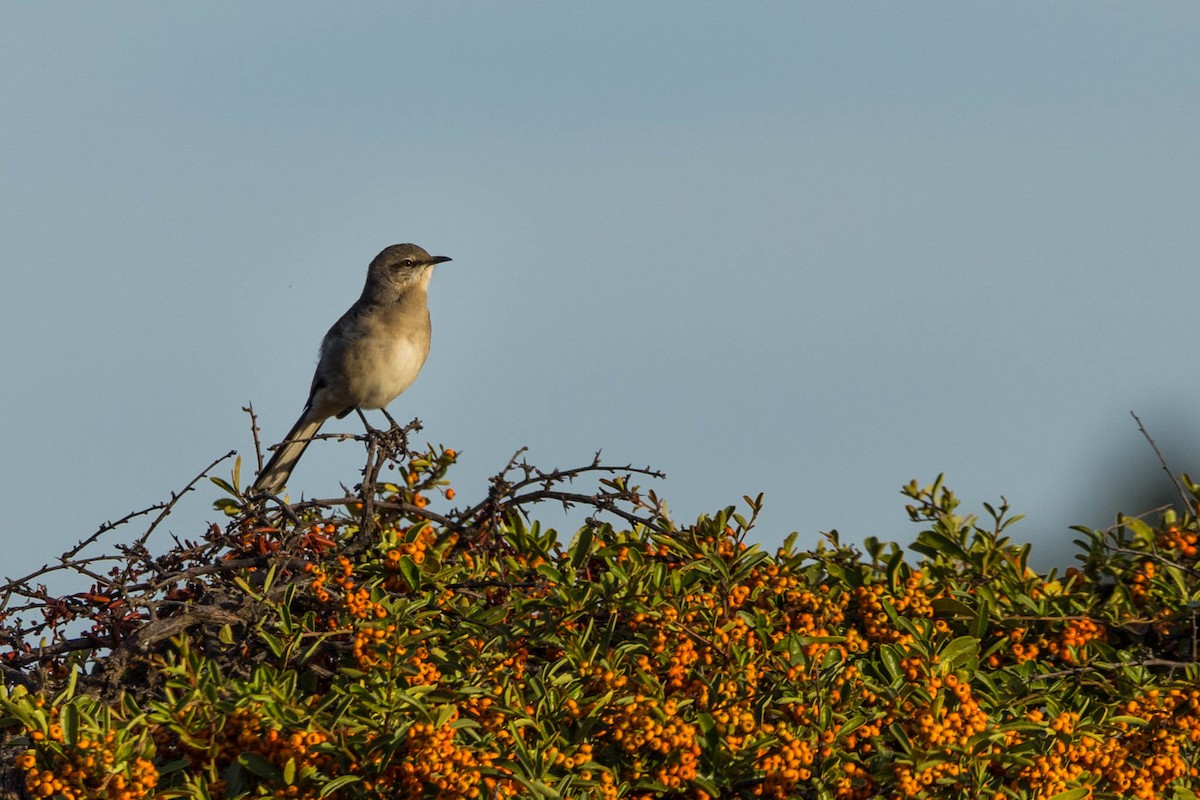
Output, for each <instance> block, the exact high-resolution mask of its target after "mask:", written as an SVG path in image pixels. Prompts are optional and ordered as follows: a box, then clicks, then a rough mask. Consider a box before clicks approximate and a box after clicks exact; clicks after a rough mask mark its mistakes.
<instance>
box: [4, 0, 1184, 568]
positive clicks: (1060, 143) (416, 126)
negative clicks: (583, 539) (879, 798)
mask: <svg viewBox="0 0 1200 800" xmlns="http://www.w3.org/2000/svg"><path fill="white" fill-rule="evenodd" d="M1198 41H1200V7H1198V6H1196V5H1195V4H1191V3H1155V4H1132V3H1091V4H1083V3H1044V2H1039V3H1004V4H979V3H955V4H950V3H937V4H919V5H918V4H892V3H867V4H843V3H821V4H815V3H759V4H748V3H741V4H733V3H726V4H716V3H703V2H696V1H695V0H688V2H673V3H671V2H659V3H631V2H609V3H603V4H589V5H584V4H565V3H562V4H559V3H523V4H516V3H512V4H509V3H505V4H499V3H494V4H486V3H458V2H455V3H418V4H397V3H357V4H345V5H342V6H340V7H337V8H335V7H334V6H332V5H330V4H315V3H294V2H288V3H265V2H264V3H251V4H247V3H224V4H222V3H194V4H188V5H185V4H178V3H172V4H162V3H132V2H130V3H122V4H83V3H73V4H67V3H59V4H51V3H37V4H32V3H13V2H4V3H2V4H0V181H2V185H3V188H4V191H3V193H2V195H0V269H3V275H4V287H5V289H4V291H3V292H2V293H0V298H2V299H0V307H2V308H3V314H0V374H3V375H4V380H3V381H2V382H0V408H2V410H3V412H4V419H5V420H6V422H7V431H6V433H5V435H4V436H3V437H2V440H0V441H2V444H0V452H3V458H2V459H0V487H3V488H2V490H0V491H2V492H3V499H4V500H5V503H4V507H5V514H4V521H3V523H0V542H3V550H2V551H0V552H2V553H3V555H0V575H10V576H11V575H15V574H16V573H18V572H21V571H23V570H27V569H28V568H30V567H32V566H33V565H35V564H36V563H40V562H42V561H44V560H46V559H48V558H50V557H51V556H52V555H53V554H55V553H58V552H60V551H61V550H62V549H64V548H65V547H66V546H68V544H69V543H71V542H72V541H74V540H76V539H78V538H80V537H81V536H84V535H86V534H88V533H90V532H91V531H92V530H94V529H95V527H96V526H97V525H98V524H99V523H101V522H103V521H104V520H106V519H114V518H117V517H120V516H122V515H123V514H124V513H126V512H127V511H130V510H133V509H135V508H140V507H142V506H145V505H148V504H150V503H152V502H154V501H156V500H159V499H162V498H164V497H165V496H167V494H168V493H169V491H170V490H171V489H173V488H178V487H180V486H181V485H182V484H183V483H184V482H186V481H187V480H188V479H189V478H190V477H191V476H192V475H193V474H194V473H195V472H196V471H198V470H199V469H200V468H201V467H202V466H203V465H204V464H206V463H207V462H208V461H209V460H211V459H212V458H213V457H215V456H216V455H218V454H220V453H222V452H224V451H226V450H229V449H233V448H236V449H239V450H241V451H242V452H244V453H246V454H249V453H250V438H249V433H248V424H247V420H246V417H245V416H244V415H243V414H242V412H241V411H240V410H239V409H240V406H241V405H243V404H244V403H246V402H247V401H253V403H254V404H255V406H256V408H257V410H258V411H259V413H260V415H261V417H260V419H261V423H262V425H263V426H264V429H265V430H264V436H265V437H266V439H267V440H268V441H271V442H274V441H276V440H277V439H278V438H279V437H280V436H282V435H283V433H284V432H285V431H286V430H287V428H288V427H289V426H290V425H291V423H292V422H293V421H294V419H295V416H296V415H297V414H298V413H299V411H300V408H301V406H302V404H303V402H304V397H305V394H306V392H307V388H308V382H309V379H310V376H311V371H312V368H313V366H314V364H315V358H316V349H317V345H318V343H319V341H320V339H321V336H322V335H323V334H324V332H325V330H326V328H327V327H328V326H329V325H330V324H331V323H332V322H333V320H334V319H336V318H337V316H338V315H339V314H340V313H341V312H342V311H343V310H344V309H345V307H346V306H348V305H349V304H350V303H351V302H352V301H353V300H354V299H355V297H357V295H358V292H359V291H360V289H361V284H362V279H363V275H364V274H365V268H366V264H367V262H368V261H369V260H370V259H371V257H372V256H374V255H375V253H377V252H378V251H379V250H380V249H381V248H382V247H384V246H385V245H388V244H391V243H393V242H402V241H413V242H417V243H418V244H421V245H422V246H424V247H426V248H427V249H429V250H430V251H431V252H435V253H440V254H446V255H449V256H452V257H453V258H454V262H453V263H451V264H449V265H447V266H445V267H444V268H440V270H439V272H438V274H437V275H435V277H434V281H433V286H432V292H431V307H432V313H433V316H434V345H433V353H432V355H431V357H430V360H429V362H428V363H427V365H426V367H425V370H424V372H423V373H422V375H421V377H420V379H419V380H418V381H417V383H416V385H415V386H414V387H413V388H412V389H411V390H410V391H409V392H408V393H406V394H405V395H404V396H403V397H402V398H400V399H399V400H398V401H396V402H395V403H393V405H392V406H391V409H392V411H393V412H394V414H395V415H396V416H397V417H398V418H402V419H409V418H411V417H413V416H419V417H420V418H421V419H422V420H423V421H424V422H425V425H426V430H425V433H424V434H423V437H422V438H423V439H424V440H429V441H436V442H442V443H445V444H446V445H448V446H453V447H456V448H458V449H459V450H461V451H462V452H463V457H462V460H461V465H460V467H459V469H458V470H457V471H456V473H455V477H456V485H457V487H458V489H459V491H460V493H461V496H462V497H463V498H474V497H477V496H478V495H479V494H480V493H481V492H482V491H483V490H484V486H485V478H486V476H487V475H489V474H491V473H492V472H493V471H495V470H496V469H498V468H499V467H500V466H501V465H503V463H504V462H505V461H506V459H507V458H508V457H509V455H510V454H511V453H512V452H513V451H514V450H515V449H517V448H518V447H521V446H526V445H527V446H529V447H530V457H531V459H532V460H534V461H536V462H537V463H539V464H541V465H544V466H554V465H559V466H567V465H575V464H578V463H581V462H584V461H587V460H588V459H589V458H590V457H591V455H592V453H593V452H594V451H595V450H596V449H598V448H603V449H604V453H605V456H606V458H608V459H611V460H613V461H617V462H626V461H632V462H635V463H637V464H646V463H649V464H651V465H654V466H656V467H660V468H662V469H664V470H665V471H667V473H668V474H669V479H668V481H667V482H666V483H665V484H664V485H663V486H661V487H659V488H660V491H661V492H662V493H664V494H665V495H666V496H667V497H668V498H669V500H670V501H671V503H672V507H673V508H674V509H675V510H676V512H677V516H679V517H681V518H687V517H690V516H694V515H695V514H697V513H700V512H702V511H713V510H716V509H717V508H719V507H721V506H723V505H725V504H727V503H733V502H735V501H738V499H739V498H740V497H741V495H742V494H746V493H751V494H753V493H757V492H759V491H763V492H765V493H766V495H767V503H768V505H767V510H766V513H765V514H764V515H763V518H762V524H761V526H760V528H759V529H758V536H759V539H760V540H761V541H764V542H767V543H770V544H774V543H777V542H778V541H779V540H781V539H782V538H783V537H784V536H785V535H786V534H787V533H788V532H790V531H792V530H798V531H800V533H801V541H802V542H812V541H814V540H815V539H816V536H817V532H818V531H819V530H824V529H829V528H834V527H836V528H838V529H840V530H841V531H842V532H843V533H844V534H845V535H846V536H848V537H850V538H853V539H861V538H862V537H863V536H866V535H876V536H880V537H883V538H888V539H900V540H902V541H907V540H908V539H909V537H911V536H912V534H913V533H914V532H915V529H914V528H913V526H911V524H909V523H907V522H906V520H905V516H904V511H903V501H902V499H901V498H900V497H899V495H898V494H897V490H898V487H899V486H900V485H901V484H903V483H905V482H907V481H908V480H909V479H911V478H914V477H916V478H919V479H921V480H922V481H927V480H931V479H932V478H933V477H934V476H935V475H936V474H937V473H938V472H946V473H947V474H948V481H949V484H950V485H951V486H953V487H955V488H956V489H958V490H959V491H960V493H961V494H962V495H963V496H964V500H965V501H966V504H967V506H968V507H969V508H971V509H974V508H977V507H978V505H979V503H980V502H982V501H985V500H986V501H992V500H996V499H998V497H999V495H1001V494H1005V495H1007V496H1008V498H1009V500H1010V501H1011V502H1012V503H1013V504H1014V506H1015V507H1016V509H1017V510H1018V511H1022V512H1025V513H1026V514H1027V521H1026V522H1024V523H1023V524H1022V525H1021V526H1020V527H1018V528H1017V529H1016V531H1015V533H1016V534H1017V535H1018V536H1019V537H1023V538H1027V539H1030V540H1033V541H1036V542H1038V543H1039V549H1040V551H1041V552H1042V553H1043V556H1044V557H1043V558H1042V559H1041V562H1042V563H1043V564H1046V563H1059V562H1063V561H1065V560H1066V558H1067V556H1068V553H1069V551H1068V549H1067V548H1066V546H1065V544H1064V543H1066V542H1069V540H1070V539H1071V538H1072V534H1071V533H1070V532H1069V531H1068V530H1067V526H1068V525H1070V524H1072V523H1085V524H1102V523H1104V522H1105V521H1106V520H1109V519H1111V515H1112V514H1113V512H1115V511H1117V510H1125V511H1128V512H1137V511H1141V510H1144V509H1143V508H1141V507H1138V504H1140V503H1145V502H1150V501H1149V500H1148V499H1147V497H1148V495H1146V494H1145V493H1144V491H1143V488H1144V487H1146V486H1150V487H1153V488H1155V489H1162V488H1163V486H1164V485H1165V480H1166V479H1165V477H1164V476H1162V475H1161V473H1160V472H1158V471H1157V467H1156V465H1155V462H1154V459H1153V456H1152V454H1151V453H1150V452H1149V450H1148V449H1147V448H1146V447H1145V446H1144V445H1143V444H1142V443H1141V441H1140V439H1139V438H1138V434H1137V431H1136V428H1135V426H1134V425H1133V423H1132V421H1131V420H1130V419H1129V416H1128V412H1129V410H1131V409H1135V410H1137V411H1138V412H1139V413H1140V414H1141V415H1142V417H1143V419H1144V420H1145V421H1146V423H1147V424H1148V425H1149V426H1151V428H1152V430H1153V432H1155V433H1157V434H1158V437H1159V439H1160V443H1161V444H1162V446H1163V447H1164V449H1165V450H1166V451H1167V454H1168V456H1169V457H1171V458H1172V460H1174V461H1176V465H1177V467H1178V468H1181V469H1186V468H1189V464H1190V465H1191V466H1190V468H1191V469H1197V466H1196V461H1195V454H1196V453H1197V451H1198V450H1200V446H1198V443H1200V436H1198V435H1197V431H1200V403H1198V402H1197V396H1198V392H1197V390H1198V389H1200V373H1198V372H1197V369H1196V358H1195V355H1194V353H1193V350H1194V349H1195V346H1196V345H1195V342H1196V335H1195V327H1196V326H1195V315H1196V308H1197V305H1196V301H1197V298H1200V271H1198V270H1197V268H1196V267H1197V260H1198V256H1200V225H1198V224H1197V215H1198V214H1197V212H1198V211H1200V203H1198V194H1200V189H1198V187H1200V182H1198V179H1200V56H1198V55H1197V48H1196V43H1197V42H1198ZM351 422H352V420H348V421H347V422H346V423H345V424H342V425H340V426H333V427H331V430H340V429H349V430H357V423H356V422H353V424H351ZM1189 458H1190V459H1193V460H1192V461H1190V462H1189V460H1188V459H1189ZM361 460H362V457H361V453H360V452H359V451H357V450H355V448H354V446H352V445H341V446H333V445H318V446H314V447H313V448H312V449H310V451H309V453H308V454H307V455H306V457H305V459H304V460H303V461H302V462H301V464H300V466H299V468H298V469H297V472H296V474H295V476H294V479H293V482H292V489H293V491H294V492H297V493H298V492H300V491H308V492H317V493H320V494H323V495H328V494H330V492H331V490H333V489H334V488H335V487H336V484H337V481H338V480H345V481H347V482H350V481H352V480H353V479H354V478H355V476H356V474H357V473H356V470H357V468H358V467H359V466H360V462H361ZM216 496H217V494H216V490H215V489H210V488H209V487H207V486H205V487H202V489H201V491H200V492H199V494H198V495H197V496H196V497H195V498H194V499H191V500H189V501H188V502H187V503H185V504H184V505H183V507H182V509H181V512H180V515H179V516H178V517H177V518H176V519H175V520H174V521H173V523H172V524H171V526H170V527H171V530H172V531H174V532H175V533H177V534H179V535H181V536H192V537H194V536H196V535H198V534H199V532H200V530H201V523H202V521H203V520H205V519H207V518H212V519H219V518H217V517H216V515H215V514H213V513H211V512H209V511H208V510H207V508H208V504H209V503H211V501H212V500H213V499H214V498H215V497H216ZM547 516H552V514H548V515H547Z"/></svg>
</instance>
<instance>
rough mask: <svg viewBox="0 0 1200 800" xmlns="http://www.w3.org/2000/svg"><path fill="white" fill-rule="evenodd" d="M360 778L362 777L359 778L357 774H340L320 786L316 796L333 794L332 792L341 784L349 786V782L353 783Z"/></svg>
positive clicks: (340, 786)
mask: <svg viewBox="0 0 1200 800" xmlns="http://www.w3.org/2000/svg"><path fill="white" fill-rule="evenodd" d="M360 780H362V779H361V778H359V777H358V776H357V775H342V776H340V777H337V778H334V779H333V780H331V781H330V782H329V783H327V784H325V785H324V786H322V787H321V791H320V793H319V794H318V795H317V797H328V796H329V795H331V794H333V793H334V792H336V791H337V790H338V789H340V788H342V787H343V786H349V785H350V784H352V783H355V782H356V781H360Z"/></svg>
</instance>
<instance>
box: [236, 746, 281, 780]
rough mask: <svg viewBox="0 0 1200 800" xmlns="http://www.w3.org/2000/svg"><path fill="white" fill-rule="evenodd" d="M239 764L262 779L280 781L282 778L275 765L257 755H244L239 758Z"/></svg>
mask: <svg viewBox="0 0 1200 800" xmlns="http://www.w3.org/2000/svg"><path fill="white" fill-rule="evenodd" d="M237 760H238V763H239V764H241V765H242V766H243V767H245V768H246V769H248V770H250V771H251V772H253V773H254V774H255V775H257V776H258V777H260V778H266V779H268V780H272V781H278V780H279V779H280V778H281V777H282V776H281V775H280V774H279V770H278V769H276V768H275V765H274V764H272V763H271V762H270V761H267V760H266V759H265V758H263V757H262V756H260V755H258V754H257V753H242V754H241V755H239V756H238V758H237Z"/></svg>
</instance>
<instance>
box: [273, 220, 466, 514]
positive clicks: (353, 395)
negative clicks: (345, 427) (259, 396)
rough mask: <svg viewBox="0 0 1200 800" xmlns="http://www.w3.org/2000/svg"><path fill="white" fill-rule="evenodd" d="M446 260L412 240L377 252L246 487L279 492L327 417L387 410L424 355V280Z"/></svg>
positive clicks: (426, 334)
mask: <svg viewBox="0 0 1200 800" xmlns="http://www.w3.org/2000/svg"><path fill="white" fill-rule="evenodd" d="M449 260H450V259H449V258H446V257H445V256H431V255H429V253H427V252H425V251H424V250H423V249H421V248H420V247H417V246H416V245H415V244H394V245H392V246H391V247H387V248H385V249H384V250H383V252H381V253H380V254H379V255H377V256H376V257H375V260H374V261H372V262H371V266H370V267H369V268H368V269H367V282H366V285H365V286H364V287H363V291H362V295H361V296H360V297H359V298H358V300H357V301H355V303H354V305H352V306H350V308H349V310H347V311H346V313H345V314H343V315H342V316H341V319H339V320H338V321H337V322H335V323H333V327H332V328H330V329H329V332H328V333H326V334H325V338H324V339H323V340H322V342H321V357H320V360H319V361H318V362H317V369H316V372H315V374H314V375H313V381H312V388H311V389H309V393H308V402H307V403H305V405H304V411H303V412H302V413H301V414H300V419H298V420H296V424H295V425H293V426H292V429H291V430H290V431H289V432H288V435H287V436H286V437H285V438H284V440H283V442H282V443H281V444H279V445H278V447H277V449H276V450H275V454H274V455H273V456H271V459H270V461H268V462H267V465H266V466H265V467H263V470H262V473H261V474H260V475H259V476H258V480H256V481H255V482H254V485H253V486H252V487H251V488H250V491H251V492H252V493H266V494H278V493H279V491H280V490H281V489H282V488H283V487H284V484H286V483H287V480H288V477H289V476H290V475H291V474H292V469H293V468H294V467H295V466H296V462H297V461H299V460H300V456H301V455H303V453H304V449H305V448H306V447H308V443H309V442H310V441H311V440H312V437H313V436H315V435H316V433H317V431H318V430H320V428H321V425H322V424H323V423H324V422H325V420H327V419H329V418H330V417H337V418H338V419H341V418H342V417H344V416H346V415H347V414H349V413H350V412H351V411H354V410H355V409H359V410H362V409H376V408H386V406H387V404H388V403H390V402H392V401H393V400H395V399H396V398H397V397H398V396H399V395H400V394H401V393H402V392H403V391H404V390H405V389H407V388H408V387H409V386H411V385H412V382H413V381H414V380H415V379H416V377H417V373H419V372H420V371H421V366H422V365H423V364H424V363H425V357H426V356H428V355H429V337H430V325H429V306H428V304H427V300H428V297H429V295H428V289H429V278H430V277H431V276H432V274H433V268H434V266H435V265H436V264H440V263H442V262H444V261H449Z"/></svg>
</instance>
